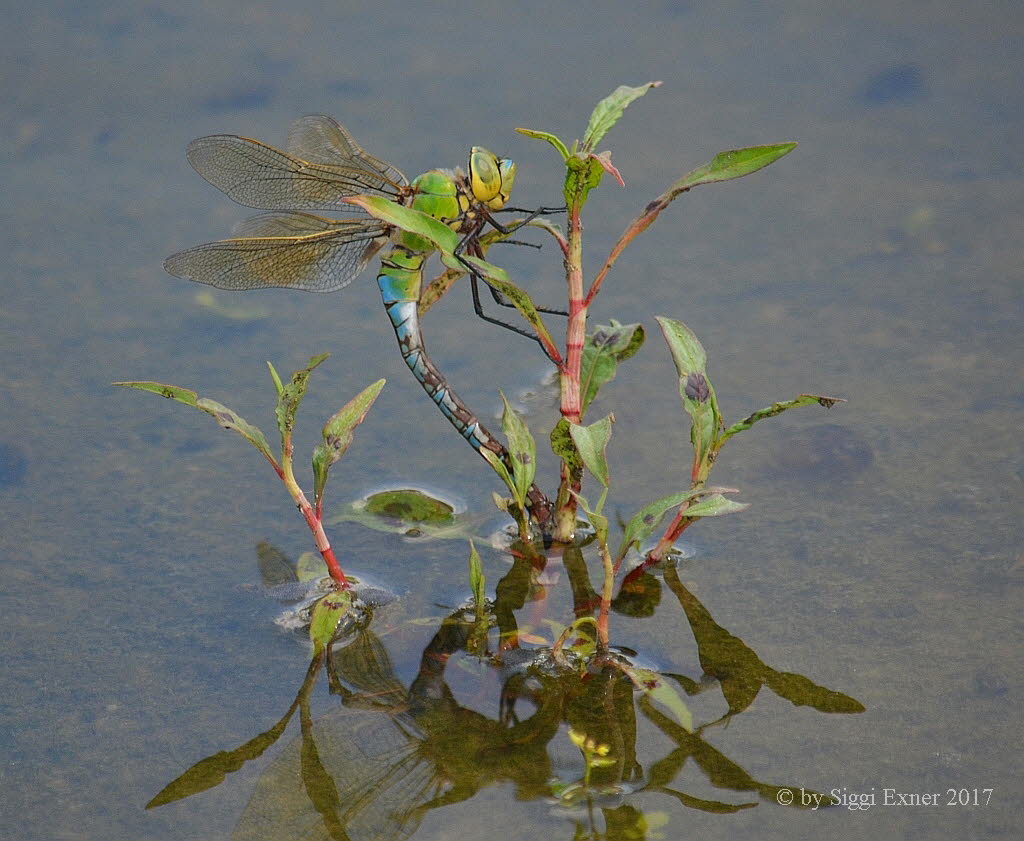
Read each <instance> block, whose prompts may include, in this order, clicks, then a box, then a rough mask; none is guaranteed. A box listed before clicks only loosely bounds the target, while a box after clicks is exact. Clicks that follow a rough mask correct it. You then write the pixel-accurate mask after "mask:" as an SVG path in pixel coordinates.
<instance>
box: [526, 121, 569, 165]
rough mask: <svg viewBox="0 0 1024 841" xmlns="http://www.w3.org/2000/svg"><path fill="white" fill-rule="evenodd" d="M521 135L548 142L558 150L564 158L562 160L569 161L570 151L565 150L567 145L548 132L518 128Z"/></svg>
mask: <svg viewBox="0 0 1024 841" xmlns="http://www.w3.org/2000/svg"><path fill="white" fill-rule="evenodd" d="M516 131H518V132H519V133H520V134H525V135H526V136H527V137H536V138H538V139H540V140H546V141H547V142H548V143H550V144H551V145H552V146H554V147H555V148H556V149H557V150H558V154H559V155H561V156H562V160H563V161H564V160H568V158H569V150H568V149H566V148H565V144H564V143H563V142H562V141H561V140H559V139H558V137H556V136H555V135H553V134H551V133H550V132H547V131H538V130H537V129H532V128H517V129H516Z"/></svg>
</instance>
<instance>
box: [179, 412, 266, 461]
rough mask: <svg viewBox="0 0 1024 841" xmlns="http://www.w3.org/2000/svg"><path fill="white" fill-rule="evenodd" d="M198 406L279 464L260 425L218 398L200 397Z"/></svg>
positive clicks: (225, 427)
mask: <svg viewBox="0 0 1024 841" xmlns="http://www.w3.org/2000/svg"><path fill="white" fill-rule="evenodd" d="M196 406H197V407H198V408H200V409H202V410H203V411H204V412H206V413H207V414H208V415H211V416H212V417H213V419H214V420H216V421H217V423H219V424H220V425H221V426H222V427H224V429H230V430H233V431H234V432H237V433H238V434H239V435H241V436H242V437H243V438H244V439H245V440H246V441H248V442H249V443H250V444H252V445H253V446H254V447H255V448H256V449H257V450H259V451H260V452H261V453H263V455H264V456H265V457H266V459H267V460H268V461H269V462H270V463H271V464H275V465H276V464H277V460H276V459H275V458H274V456H273V453H271V452H270V444H268V443H267V439H266V437H265V436H264V435H263V433H262V432H261V431H260V430H259V428H258V427H255V426H253V425H252V424H251V423H249V422H248V421H247V420H246V419H245V418H243V417H242V416H241V415H238V414H236V413H235V412H233V411H232V410H231V409H229V408H228V407H227V406H222V405H221V404H220V403H218V402H217V401H216V400H210V399H209V398H208V397H200V398H199V400H198V401H196Z"/></svg>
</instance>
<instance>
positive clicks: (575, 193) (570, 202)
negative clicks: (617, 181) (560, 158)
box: [563, 153, 605, 212]
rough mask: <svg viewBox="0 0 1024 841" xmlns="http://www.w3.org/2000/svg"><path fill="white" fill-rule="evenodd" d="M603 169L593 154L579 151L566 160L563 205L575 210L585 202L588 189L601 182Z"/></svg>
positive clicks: (588, 192) (588, 193)
mask: <svg viewBox="0 0 1024 841" xmlns="http://www.w3.org/2000/svg"><path fill="white" fill-rule="evenodd" d="M604 172H605V169H604V166H603V165H602V164H601V161H599V160H598V159H597V157H596V156H595V155H591V154H586V153H580V154H576V155H573V156H572V157H571V158H569V160H568V161H566V173H565V188H564V190H563V196H564V197H565V206H566V207H568V208H569V210H570V212H572V210H573V209H575V210H576V211H577V212H578V211H579V209H580V208H582V207H583V205H584V204H586V201H587V198H588V196H589V195H590V191H591V190H593V189H594V188H595V187H597V185H598V184H600V183H601V178H602V176H603V175H604Z"/></svg>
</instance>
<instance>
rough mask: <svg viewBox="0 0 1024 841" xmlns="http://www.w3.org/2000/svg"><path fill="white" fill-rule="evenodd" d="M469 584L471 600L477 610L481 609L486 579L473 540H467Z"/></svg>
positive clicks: (485, 593)
mask: <svg viewBox="0 0 1024 841" xmlns="http://www.w3.org/2000/svg"><path fill="white" fill-rule="evenodd" d="M469 586H470V588H471V589H472V590H473V602H474V604H475V605H476V609H477V612H478V613H479V612H480V611H481V610H482V609H483V604H484V599H485V598H486V595H487V591H486V586H487V584H486V579H485V578H484V566H483V561H481V560H480V553H479V552H477V551H476V546H474V545H473V541H472V540H471V541H469Z"/></svg>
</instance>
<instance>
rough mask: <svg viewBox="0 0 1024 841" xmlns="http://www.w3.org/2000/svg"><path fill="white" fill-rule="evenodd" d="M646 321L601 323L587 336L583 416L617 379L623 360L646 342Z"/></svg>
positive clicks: (582, 377)
mask: <svg viewBox="0 0 1024 841" xmlns="http://www.w3.org/2000/svg"><path fill="white" fill-rule="evenodd" d="M645 338H646V333H645V332H644V327H643V325H642V324H619V322H617V321H615V319H612V322H611V324H607V325H600V326H598V327H597V328H596V329H595V330H594V332H593V333H591V334H590V335H589V336H587V341H586V343H585V344H584V345H583V361H582V364H581V366H580V404H581V411H580V414H581V416H582V415H583V414H584V413H586V411H587V408H588V407H589V406H590V404H591V403H592V402H593V400H594V398H595V397H596V396H597V392H598V390H599V389H600V388H601V386H603V385H604V384H605V383H606V382H608V381H609V380H611V379H612V378H614V376H615V371H616V369H617V368H618V365H619V363H620V362H624V361H625V360H627V359H629V358H630V357H631V356H633V355H634V354H636V352H637V351H638V350H640V347H641V346H642V345H643V343H644V339H645Z"/></svg>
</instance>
